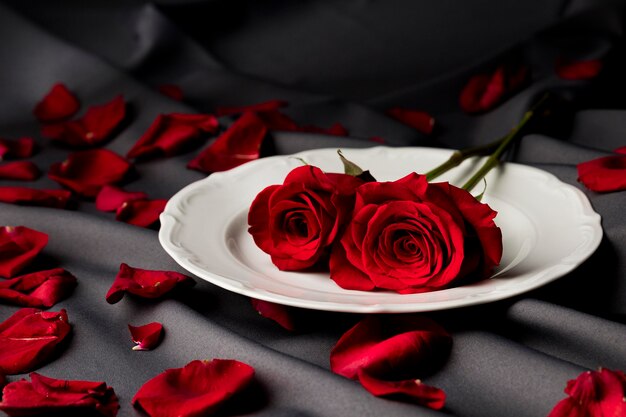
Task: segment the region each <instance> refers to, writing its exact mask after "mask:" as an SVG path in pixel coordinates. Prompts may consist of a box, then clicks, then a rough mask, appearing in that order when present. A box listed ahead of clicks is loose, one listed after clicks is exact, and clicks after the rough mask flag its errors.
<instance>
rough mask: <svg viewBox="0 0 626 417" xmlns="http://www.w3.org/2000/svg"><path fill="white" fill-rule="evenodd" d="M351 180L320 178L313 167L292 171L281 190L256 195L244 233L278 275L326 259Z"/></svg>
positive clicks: (344, 215) (350, 194) (344, 216)
mask: <svg viewBox="0 0 626 417" xmlns="http://www.w3.org/2000/svg"><path fill="white" fill-rule="evenodd" d="M360 184H362V181H361V180H360V179H358V178H356V177H353V176H350V175H345V174H326V173H324V172H322V170H320V169H319V168H316V167H313V166H309V165H307V166H302V167H298V168H295V169H293V170H292V171H291V172H290V173H289V174H288V175H287V177H286V178H285V181H284V183H283V184H282V185H271V186H269V187H267V188H265V189H264V190H263V191H261V192H260V193H259V195H257V197H256V198H255V199H254V201H253V202H252V205H251V206H250V211H249V213H248V224H249V225H250V228H249V229H248V231H249V232H250V234H251V235H252V237H253V238H254V241H255V243H256V244H257V246H258V247H259V248H261V250H263V251H264V252H266V253H268V254H269V255H271V257H272V262H273V263H274V265H276V266H277V267H278V269H280V270H283V271H293V270H301V269H305V268H309V267H311V266H313V265H315V264H317V263H318V261H319V260H320V259H321V258H322V257H323V256H324V255H326V254H327V252H328V249H329V247H330V245H331V244H332V243H333V242H334V241H335V238H336V237H337V236H338V235H339V232H340V228H341V225H343V224H344V223H345V222H346V221H347V220H348V219H349V215H350V211H351V209H352V202H353V200H354V190H355V189H356V187H358V186H359V185H360Z"/></svg>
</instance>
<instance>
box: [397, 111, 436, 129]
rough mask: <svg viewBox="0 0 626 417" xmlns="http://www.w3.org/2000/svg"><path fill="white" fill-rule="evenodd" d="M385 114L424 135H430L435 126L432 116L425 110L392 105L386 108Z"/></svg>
mask: <svg viewBox="0 0 626 417" xmlns="http://www.w3.org/2000/svg"><path fill="white" fill-rule="evenodd" d="M387 115H389V116H391V117H393V118H394V119H396V120H399V121H401V122H402V123H404V124H407V125H409V126H411V127H414V128H415V129H417V130H418V131H419V132H421V133H424V134H426V135H430V134H431V133H432V132H433V128H434V127H435V119H434V117H433V116H431V115H430V114H428V113H426V112H425V111H421V110H413V109H403V108H400V107H394V108H391V109H389V110H387Z"/></svg>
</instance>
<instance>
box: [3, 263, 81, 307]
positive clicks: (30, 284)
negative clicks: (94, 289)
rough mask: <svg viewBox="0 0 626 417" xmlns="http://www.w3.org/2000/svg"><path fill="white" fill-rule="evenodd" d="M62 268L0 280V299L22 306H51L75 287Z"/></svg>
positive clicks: (70, 275)
mask: <svg viewBox="0 0 626 417" xmlns="http://www.w3.org/2000/svg"><path fill="white" fill-rule="evenodd" d="M76 283H77V282H76V277H74V275H72V274H71V273H69V272H68V271H66V270H65V269H63V268H54V269H48V270H45V271H38V272H33V273H31V274H26V275H21V276H19V277H15V278H12V279H7V280H3V281H0V301H2V302H5V303H9V304H15V305H20V306H24V307H52V306H53V305H55V304H56V303H58V302H59V301H61V300H63V299H64V298H66V297H67V296H68V295H69V294H70V293H71V292H72V290H73V289H74V287H76Z"/></svg>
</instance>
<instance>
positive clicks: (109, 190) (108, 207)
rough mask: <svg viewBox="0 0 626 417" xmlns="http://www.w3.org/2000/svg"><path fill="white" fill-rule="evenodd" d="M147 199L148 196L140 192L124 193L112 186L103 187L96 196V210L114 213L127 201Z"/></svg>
mask: <svg viewBox="0 0 626 417" xmlns="http://www.w3.org/2000/svg"><path fill="white" fill-rule="evenodd" d="M147 197H148V194H146V193H144V192H141V191H124V190H123V189H121V188H119V187H116V186H114V185H105V186H104V187H102V188H101V189H100V192H99V193H98V195H97V196H96V208H97V209H98V210H100V211H116V210H117V209H118V208H120V207H121V206H122V205H123V204H124V203H126V202H128V201H133V200H141V199H146V198H147Z"/></svg>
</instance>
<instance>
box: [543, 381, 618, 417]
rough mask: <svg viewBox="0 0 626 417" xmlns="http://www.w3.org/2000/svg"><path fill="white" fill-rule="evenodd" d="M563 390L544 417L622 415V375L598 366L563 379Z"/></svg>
mask: <svg viewBox="0 0 626 417" xmlns="http://www.w3.org/2000/svg"><path fill="white" fill-rule="evenodd" d="M565 393H566V394H567V395H569V397H567V398H565V399H564V400H561V401H560V402H559V403H558V404H557V405H556V406H555V407H554V409H552V411H551V412H550V415H549V416H548V417H592V416H625V415H626V402H624V397H626V375H624V373H623V372H622V371H611V370H609V369H600V370H599V371H587V372H583V373H582V374H580V375H579V376H578V378H576V379H573V380H570V381H568V382H567V387H566V388H565Z"/></svg>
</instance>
